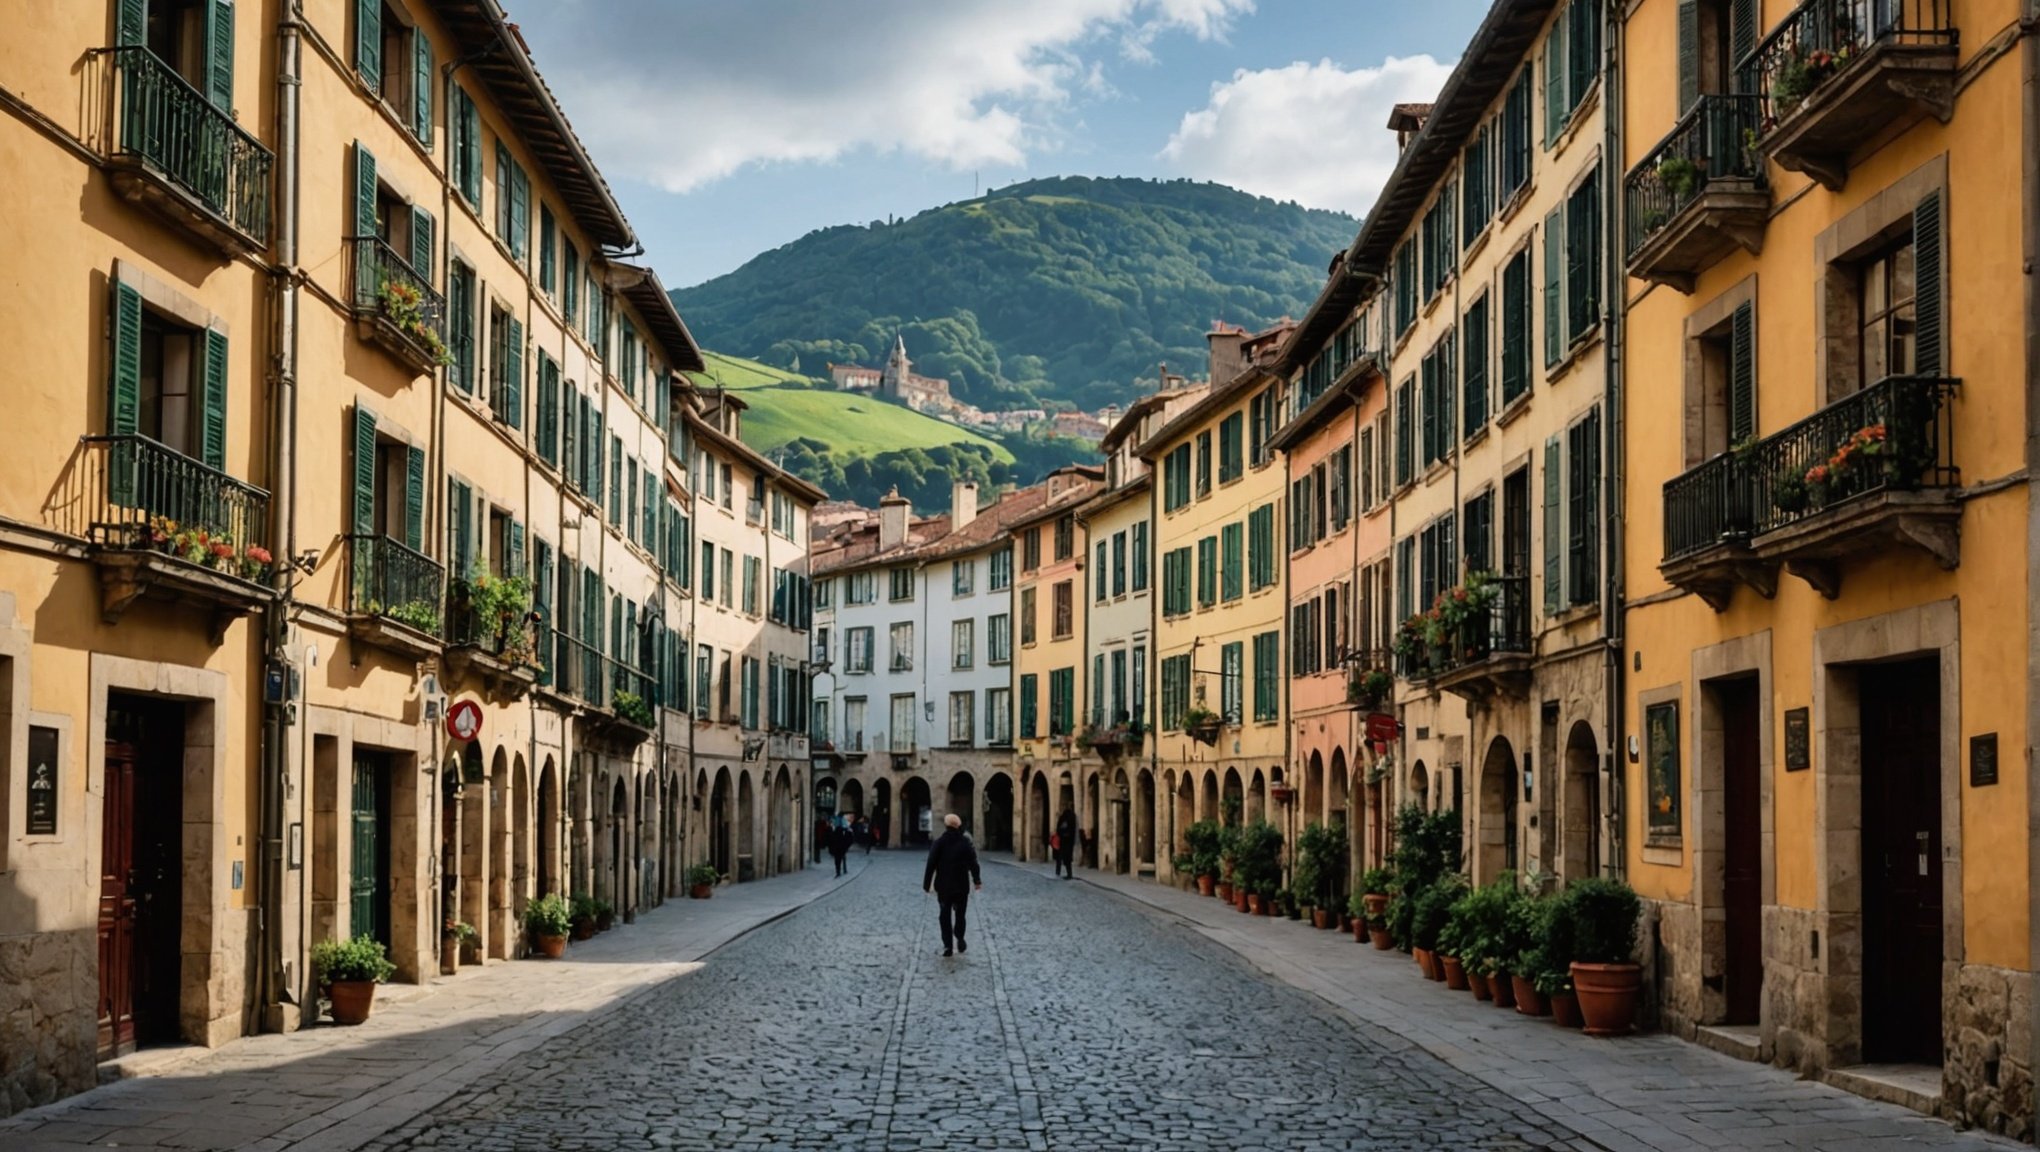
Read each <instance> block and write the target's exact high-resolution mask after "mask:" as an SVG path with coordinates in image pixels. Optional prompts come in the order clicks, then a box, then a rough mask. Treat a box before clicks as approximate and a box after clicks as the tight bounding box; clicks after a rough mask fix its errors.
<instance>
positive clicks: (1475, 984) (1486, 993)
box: [1466, 968, 1495, 1000]
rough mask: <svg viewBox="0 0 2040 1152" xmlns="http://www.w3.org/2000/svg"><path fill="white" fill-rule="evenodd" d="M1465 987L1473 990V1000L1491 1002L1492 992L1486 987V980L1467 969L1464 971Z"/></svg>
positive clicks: (1477, 973)
mask: <svg viewBox="0 0 2040 1152" xmlns="http://www.w3.org/2000/svg"><path fill="white" fill-rule="evenodd" d="M1466 986H1467V987H1469V988H1471V989H1473V998H1474V999H1475V1000H1492V999H1494V996H1495V994H1494V992H1493V990H1492V989H1490V988H1489V987H1488V978H1487V977H1486V976H1483V975H1481V974H1480V973H1479V972H1476V971H1474V970H1473V969H1471V968H1469V969H1467V970H1466Z"/></svg>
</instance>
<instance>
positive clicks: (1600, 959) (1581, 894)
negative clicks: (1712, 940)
mask: <svg viewBox="0 0 2040 1152" xmlns="http://www.w3.org/2000/svg"><path fill="white" fill-rule="evenodd" d="M1565 905H1566V910H1567V912H1568V913H1569V918H1570V921H1571V928H1572V941H1571V943H1572V948H1571V956H1572V964H1571V976H1572V983H1573V987H1574V988H1575V989H1576V990H1577V992H1578V994H1579V1003H1580V1013H1581V1015H1582V1016H1584V1017H1585V1018H1586V1026H1587V1035H1589V1036H1620V1035H1623V1034H1625V1033H1627V1032H1628V1031H1629V1030H1630V1028H1631V1027H1632V1026H1633V1025H1634V1024H1635V1021H1636V1003H1637V1000H1638V999H1639V997H1640V996H1641V995H1642V991H1643V969H1642V967H1641V966H1640V965H1638V964H1637V963H1636V925H1637V920H1638V918H1639V917H1640V916H1641V915H1642V914H1643V907H1642V903H1641V902H1640V901H1639V900H1638V899H1637V897H1636V892H1635V891H1634V890H1633V889H1631V888H1630V887H1629V885H1627V884H1624V883H1623V882H1621V881H1620V880H1610V879H1607V878H1605V877H1599V876H1594V877H1588V878H1586V879H1584V880H1580V881H1578V882H1576V883H1574V884H1573V886H1572V887H1570V888H1568V889H1566V893H1565Z"/></svg>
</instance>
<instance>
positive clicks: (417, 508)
mask: <svg viewBox="0 0 2040 1152" xmlns="http://www.w3.org/2000/svg"><path fill="white" fill-rule="evenodd" d="M404 546H405V547H407V548H409V549H411V550H412V551H413V552H422V551H424V550H425V450H424V449H423V448H420V447H418V446H417V445H415V444H411V445H406V446H405V448H404Z"/></svg>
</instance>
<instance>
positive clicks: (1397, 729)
mask: <svg viewBox="0 0 2040 1152" xmlns="http://www.w3.org/2000/svg"><path fill="white" fill-rule="evenodd" d="M1400 735H1402V725H1401V724H1398V723H1396V719H1395V717H1393V716H1390V715H1388V714H1387V713H1385V712H1376V713H1374V714H1373V715H1370V716H1369V717H1367V739H1368V740H1370V741H1372V742H1373V743H1376V744H1386V743H1388V742H1389V741H1391V740H1394V739H1395V738H1396V737H1398V736H1400Z"/></svg>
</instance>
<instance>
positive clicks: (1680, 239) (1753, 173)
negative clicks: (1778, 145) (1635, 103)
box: [1622, 95, 1771, 292]
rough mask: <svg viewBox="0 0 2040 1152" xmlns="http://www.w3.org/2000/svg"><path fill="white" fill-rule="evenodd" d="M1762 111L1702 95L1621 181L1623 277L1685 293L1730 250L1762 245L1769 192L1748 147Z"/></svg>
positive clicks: (1745, 102) (1747, 100)
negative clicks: (1625, 259)
mask: <svg viewBox="0 0 2040 1152" xmlns="http://www.w3.org/2000/svg"><path fill="white" fill-rule="evenodd" d="M1761 113H1762V105H1761V102H1760V101H1759V100H1758V99H1757V98H1756V97H1754V96H1718V95H1708V96H1702V97H1701V98H1700V102H1699V103H1698V104H1695V105H1694V106H1693V109H1692V111H1690V112H1688V113H1686V115H1685V116H1684V117H1683V118H1681V119H1680V121H1679V123H1678V125H1677V126H1676V127H1674V128H1673V129H1672V131H1671V133H1670V134H1669V135H1667V136H1666V137H1665V138H1664V139H1663V140H1661V141H1659V142H1658V146H1657V147H1656V148H1653V149H1652V150H1651V152H1650V155H1648V156H1645V157H1644V158H1643V161H1642V163H1639V164H1638V165H1637V166H1636V167H1634V168H1632V169H1630V170H1629V175H1628V177H1627V178H1625V179H1624V180H1623V189H1622V191H1623V203H1624V208H1625V211H1624V213H1623V215H1624V218H1625V219H1626V220H1627V221H1628V228H1629V234H1628V238H1627V239H1628V244H1627V247H1626V249H1625V251H1626V252H1627V253H1628V262H1629V274H1630V275H1631V276H1635V277H1637V278H1638V279H1642V280H1648V281H1651V282H1653V283H1658V284H1667V285H1670V286H1671V287H1673V288H1676V289H1678V290H1679V291H1681V292H1691V291H1692V290H1693V281H1694V279H1695V278H1696V277H1697V276H1698V275H1699V274H1700V273H1701V272H1704V271H1706V270H1707V269H1708V268H1710V267H1712V266H1713V265H1714V264H1715V262H1716V261H1718V260H1720V259H1721V258H1722V257H1723V256H1726V255H1727V254H1728V253H1729V252H1731V251H1733V250H1734V249H1736V248H1741V249H1743V250H1745V251H1747V252H1751V253H1755V252H1757V251H1758V250H1759V249H1761V248H1762V247H1763V244H1764V223H1765V220H1766V218H1767V217H1768V216H1769V215H1770V211H1771V189H1770V187H1769V185H1768V184H1766V183H1765V180H1764V160H1763V157H1762V155H1760V154H1759V153H1757V152H1756V151H1755V150H1753V149H1752V148H1751V147H1750V144H1751V142H1752V141H1754V140H1755V139H1756V127H1757V124H1758V123H1759V117H1760V115H1761Z"/></svg>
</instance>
